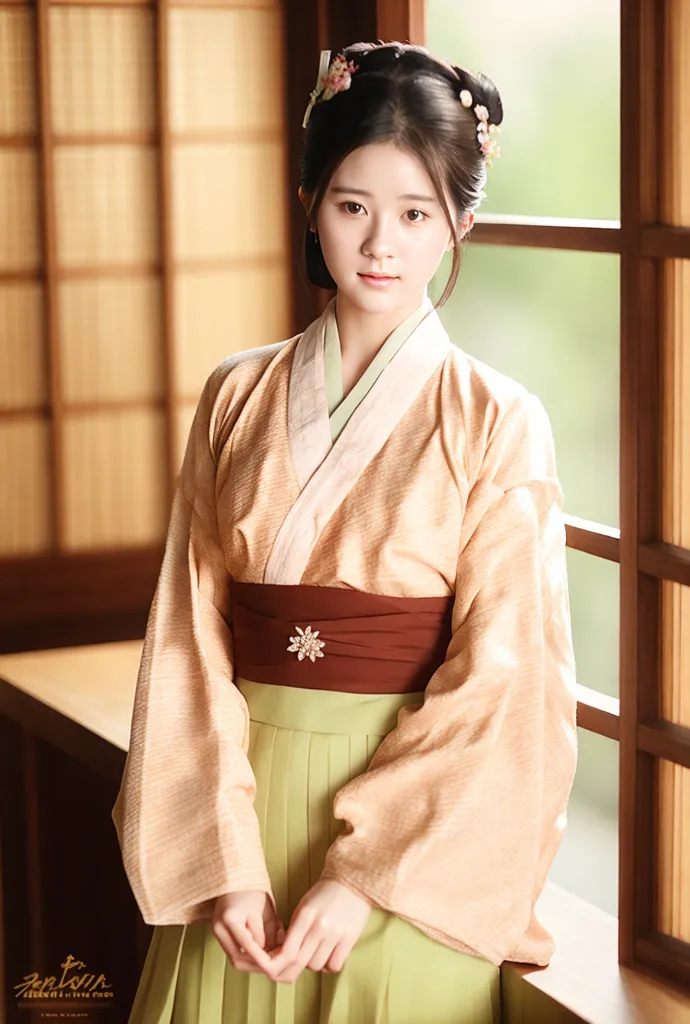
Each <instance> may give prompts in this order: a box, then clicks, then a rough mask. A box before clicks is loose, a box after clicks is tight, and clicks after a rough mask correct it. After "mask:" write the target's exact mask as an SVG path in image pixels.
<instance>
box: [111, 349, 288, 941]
mask: <svg viewBox="0 0 690 1024" xmlns="http://www.w3.org/2000/svg"><path fill="white" fill-rule="evenodd" d="M222 365H223V364H221V366H222ZM218 378H219V373H218V371H214V374H212V375H211V376H210V377H209V379H208V380H207V382H206V385H205V387H204V391H203V393H202V395H201V399H200V401H199V404H198V406H197V410H196V414H195V417H194V421H193V424H192V427H191V431H190V434H189V439H188V442H187V448H186V453H185V458H184V462H183V466H182V469H181V472H180V475H179V477H178V482H177V487H176V492H175V496H174V502H173V507H172V513H171V518H170V524H169V528H168V535H167V542H166V547H165V555H164V559H163V564H162V568H161V571H160V576H159V579H158V585H157V588H156V592H155V596H154V599H153V603H152V606H151V610H150V614H149V619H148V624H147V628H146V635H145V639H144V645H143V652H142V658H141V663H140V667H139V673H138V677H137V684H136V691H135V698H134V710H133V716H132V723H131V736H130V744H129V751H128V754H127V759H126V763H125V768H124V774H123V777H122V782H121V787H120V791H119V793H118V796H117V801H116V803H115V805H114V808H113V811H112V819H113V822H114V824H115V828H116V831H117V836H118V840H119V843H120V848H121V851H122V858H123V863H124V868H125V871H126V874H127V877H128V879H129V883H130V886H131V888H132V891H133V893H134V896H135V899H136V901H137V904H138V906H139V909H140V910H141V913H142V916H143V918H144V921H146V923H147V924H152V925H158V924H191V923H194V922H197V921H205V920H210V919H211V917H212V914H213V908H214V904H215V899H216V897H218V896H219V895H221V894H222V893H227V892H232V891H234V890H238V891H239V890H247V889H260V890H264V891H266V892H267V893H269V895H270V897H271V899H272V900H273V894H272V891H271V883H270V879H269V876H268V872H267V868H266V863H265V858H264V853H263V849H262V844H261V837H260V829H259V822H258V819H257V816H256V813H255V810H254V797H255V793H256V780H255V777H254V773H253V771H252V768H251V765H250V763H249V760H248V757H247V750H248V740H249V711H248V707H247V703H246V701H245V699H244V697H243V695H242V694H241V693H240V691H239V690H238V688H237V687H236V686H235V683H234V671H233V642H232V631H231V627H230V624H229V613H230V607H229V582H230V579H229V576H228V573H227V572H226V568H225V563H224V556H223V551H222V548H221V543H220V540H219V531H218V523H217V520H216V502H215V480H216V472H215V471H216V462H215V457H214V451H213V437H214V433H215V425H216V420H217V418H218V409H217V407H215V406H214V400H215V398H216V396H217V393H218V391H219V385H220V381H219V379H218ZM274 906H275V902H274Z"/></svg>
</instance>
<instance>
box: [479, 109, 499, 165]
mask: <svg viewBox="0 0 690 1024" xmlns="http://www.w3.org/2000/svg"><path fill="white" fill-rule="evenodd" d="M474 113H475V115H476V117H477V121H478V124H477V136H478V141H479V146H480V148H481V151H482V153H483V154H484V159H485V161H486V166H487V167H491V165H492V163H493V161H494V160H496V159H497V158H498V157H499V156H500V155H501V150H500V147H499V146H497V145H496V142H495V140H494V139H492V138H491V136H492V135H493V133H494V132H500V130H501V129H500V128H499V127H498V125H497V124H490V123H489V111H488V110H487V109H486V107H485V106H482V105H481V104H479V103H478V104H477V106H476V107H475V108H474Z"/></svg>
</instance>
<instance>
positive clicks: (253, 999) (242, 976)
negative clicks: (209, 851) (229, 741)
mask: <svg viewBox="0 0 690 1024" xmlns="http://www.w3.org/2000/svg"><path fill="white" fill-rule="evenodd" d="M236 685H237V686H238V687H239V689H240V691H241V693H242V695H243V696H244V698H245V699H246V700H247V704H248V706H249V709H250V714H251V725H250V736H249V748H248V758H249V761H250V764H251V765H252V768H253V771H254V774H255V777H256V786H257V789H256V808H257V813H258V817H259V824H260V828H261V837H262V842H263V847H264V849H265V851H266V860H267V863H268V867H269V871H270V875H271V879H272V881H273V885H274V891H275V894H276V902H277V905H278V910H279V912H280V914H281V915H282V920H283V921H284V923H287V921H288V920H289V918H290V916H291V915H292V913H293V912H294V910H295V907H296V906H297V903H298V902H299V900H300V899H301V898H302V896H303V895H304V893H305V892H306V891H307V890H308V889H309V888H310V887H311V886H312V885H314V884H315V882H316V881H317V880H318V877H319V873H320V871H321V867H322V865H323V859H324V855H325V853H326V850H327V849H328V846H329V844H330V843H331V842H332V841H333V840H334V839H335V837H336V836H337V835H338V833H339V832H340V830H341V828H342V822H339V821H337V820H336V819H335V818H334V817H333V813H332V805H333V797H334V795H335V792H336V791H337V789H338V787H339V786H341V785H343V784H344V783H346V782H347V781H348V780H349V779H350V778H352V777H353V776H354V775H356V774H357V773H359V772H363V771H365V770H366V767H367V764H368V762H369V761H370V759H371V757H372V754H373V753H374V751H375V750H376V747H377V746H378V744H379V743H380V742H381V739H382V738H383V736H384V735H385V734H386V733H387V732H389V731H390V730H391V729H393V728H394V727H395V724H396V719H397V714H398V711H399V710H400V708H401V707H404V706H408V705H409V702H410V700H411V699H412V697H413V696H414V695H411V694H384V695H375V694H352V693H337V692H334V691H319V690H305V689H301V688H299V687H292V686H275V685H272V684H268V683H263V684H262V683H258V682H255V681H252V680H246V679H243V678H239V677H237V678H236ZM500 984H501V978H500V969H499V968H498V967H495V966H494V965H493V964H491V963H489V962H488V961H486V960H482V959H480V958H478V957H473V956H468V955H466V954H463V953H459V952H457V951H455V950H452V949H449V947H448V946H445V945H442V944H441V943H438V942H435V941H434V940H433V939H430V938H428V937H427V936H426V935H424V934H423V933H422V932H420V931H419V930H418V929H417V928H415V927H414V926H413V925H411V924H408V923H407V922H406V921H403V920H402V919H401V918H399V917H396V916H395V915H393V914H390V913H388V912H387V911H385V910H380V909H378V908H376V907H375V908H373V910H372V911H371V913H370V915H369V918H368V920H367V924H366V926H365V928H364V931H363V932H362V934H361V936H360V937H359V939H358V941H357V943H356V945H355V946H354V948H353V949H352V951H351V953H350V955H349V956H348V958H347V959H346V961H345V964H344V966H343V968H342V970H341V971H339V972H336V973H329V972H324V971H310V970H304V971H302V973H301V974H300V976H299V978H298V979H297V981H296V982H295V983H294V984H288V983H286V982H282V983H281V982H279V983H276V982H273V981H271V980H270V979H269V978H267V977H265V975H263V974H257V973H251V972H245V971H236V970H235V969H234V968H233V966H232V964H231V963H230V961H229V960H228V958H227V957H226V955H225V953H224V952H223V949H222V947H221V946H220V944H219V943H218V941H217V939H216V938H215V936H214V934H213V932H212V931H211V928H210V926H209V925H208V924H192V925H164V926H159V927H157V928H156V929H155V931H154V934H153V938H152V941H151V945H150V947H149V951H148V954H147V958H146V962H145V965H144V969H143V972H142V975H141V979H140V982H139V987H138V991H137V994H136V997H135V1001H134V1005H133V1008H132V1013H131V1015H130V1019H129V1024H307V1022H308V1024H421V1022H422V1021H429V1022H433V1024H498V1022H499V1021H500V1020H501V1014H500V1002H501V1001H500Z"/></svg>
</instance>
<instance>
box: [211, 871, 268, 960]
mask: <svg viewBox="0 0 690 1024" xmlns="http://www.w3.org/2000/svg"><path fill="white" fill-rule="evenodd" d="M211 930H212V931H213V934H214V935H215V937H216V938H217V939H218V942H219V943H220V944H221V946H222V947H223V950H224V952H225V954H226V956H227V957H228V959H229V960H230V963H231V964H232V966H233V967H234V968H235V969H236V970H238V971H254V972H261V973H263V974H267V975H268V976H269V977H270V978H273V977H274V974H275V971H274V970H273V967H272V960H271V957H270V956H269V952H270V951H271V950H273V949H275V948H276V947H277V946H278V945H280V943H281V942H282V941H283V939H284V938H285V929H284V927H283V925H282V922H281V921H280V920H279V919H278V917H277V916H276V912H275V910H274V907H273V903H272V902H271V898H270V896H269V895H268V893H267V892H264V891H263V890H259V889H251V890H248V891H246V892H229V893H226V894H224V895H223V896H219V897H218V899H217V900H216V903H215V907H214V911H213V921H212V924H211Z"/></svg>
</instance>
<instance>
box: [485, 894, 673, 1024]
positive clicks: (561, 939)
mask: <svg viewBox="0 0 690 1024" xmlns="http://www.w3.org/2000/svg"><path fill="white" fill-rule="evenodd" d="M536 910H537V916H538V918H539V920H540V921H541V922H542V923H543V924H544V927H545V928H547V929H548V930H549V931H550V932H551V934H552V935H553V937H554V939H555V942H556V951H555V953H554V954H553V956H552V958H551V963H550V964H549V966H548V967H534V966H530V965H529V964H516V963H509V962H506V963H504V964H503V966H502V968H501V970H502V972H503V980H504V982H505V984H504V992H505V996H504V998H505V1001H506V1003H507V1007H506V1011H507V1012H506V1014H505V1020H506V1022H507V1024H523V1022H524V1024H528V1022H529V1024H536V1022H541V1021H544V1022H548V1024H561V1022H569V1021H585V1022H586V1024H633V1022H634V1024H647V1022H649V1021H654V1024H690V993H688V992H683V991H681V990H680V989H677V988H675V987H674V986H673V985H672V984H671V983H670V982H666V981H661V980H658V979H656V978H654V977H652V976H651V975H648V974H644V973H642V971H641V970H637V969H635V970H632V969H630V968H627V967H621V966H620V964H619V963H618V919H617V918H616V917H614V916H613V915H612V914H607V913H605V912H604V911H603V910H600V909H599V908H598V907H595V906H593V905H592V904H591V903H587V902H586V901H585V900H582V899H580V898H579V897H578V896H574V895H573V894H572V893H570V892H567V891H566V890H565V889H562V888H561V887H560V886H557V885H554V884H553V883H551V882H547V884H546V888H545V889H544V892H543V893H542V895H541V898H540V900H539V902H538V904H537V908H536ZM524 986H529V989H527V990H525V989H524ZM554 1004H556V1005H554ZM549 1007H550V1008H551V1009H549Z"/></svg>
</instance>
